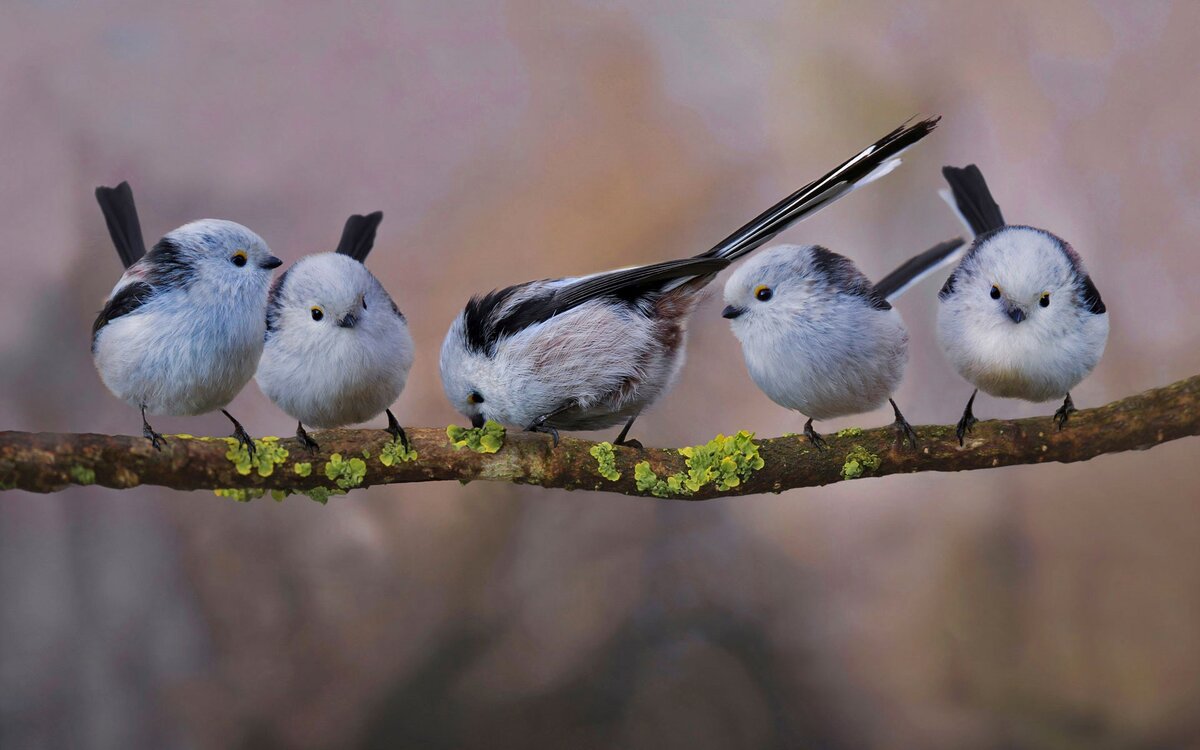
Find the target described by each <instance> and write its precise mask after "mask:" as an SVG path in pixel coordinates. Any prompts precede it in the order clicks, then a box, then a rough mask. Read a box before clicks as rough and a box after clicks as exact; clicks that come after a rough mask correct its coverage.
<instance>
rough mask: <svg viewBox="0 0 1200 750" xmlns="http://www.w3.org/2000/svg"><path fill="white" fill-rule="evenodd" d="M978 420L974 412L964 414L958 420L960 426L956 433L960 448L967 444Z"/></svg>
mask: <svg viewBox="0 0 1200 750" xmlns="http://www.w3.org/2000/svg"><path fill="white" fill-rule="evenodd" d="M978 421H979V420H978V419H976V418H975V416H974V415H973V414H964V415H962V419H960V420H958V427H957V428H956V429H955V431H954V434H955V435H957V436H958V445H959V447H960V448H961V447H962V446H964V445H966V442H967V435H968V434H969V433H970V432H971V429H972V428H974V427H975V424H976V423H977V422H978Z"/></svg>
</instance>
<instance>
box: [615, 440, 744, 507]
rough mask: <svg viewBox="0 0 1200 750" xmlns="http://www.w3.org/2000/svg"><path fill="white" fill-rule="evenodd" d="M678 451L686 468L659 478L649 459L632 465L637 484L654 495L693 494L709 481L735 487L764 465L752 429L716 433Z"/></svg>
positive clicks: (716, 484)
mask: <svg viewBox="0 0 1200 750" xmlns="http://www.w3.org/2000/svg"><path fill="white" fill-rule="evenodd" d="M679 454H680V455H681V456H683V457H684V458H686V459H687V471H686V472H677V473H675V474H671V475H670V476H667V477H665V478H662V479H660V478H659V477H658V475H656V474H655V473H654V470H653V469H651V468H650V462H649V461H642V462H640V463H638V464H637V465H636V466H634V467H633V478H634V481H635V482H636V483H637V488H638V489H639V490H641V491H642V492H648V493H650V494H651V495H654V496H655V497H670V496H671V495H679V496H687V495H692V494H694V493H696V492H699V491H700V489H701V488H702V487H705V486H706V485H709V484H711V485H714V486H715V487H716V488H717V490H719V491H722V492H724V491H725V490H728V489H731V488H733V487H737V486H738V485H740V484H741V483H742V482H743V481H745V480H746V479H749V478H750V475H751V474H753V473H754V472H755V471H757V470H759V469H761V468H762V467H763V466H764V461H763V458H762V456H760V455H759V453H758V445H756V444H755V442H754V433H752V432H746V431H745V430H741V431H739V432H738V433H737V434H736V435H730V436H728V437H726V436H725V435H717V436H716V437H715V438H713V439H712V440H710V441H708V442H707V443H705V444H704V445H694V446H691V447H688V448H680V449H679Z"/></svg>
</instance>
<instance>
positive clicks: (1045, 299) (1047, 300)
mask: <svg viewBox="0 0 1200 750" xmlns="http://www.w3.org/2000/svg"><path fill="white" fill-rule="evenodd" d="M1038 304H1039V305H1041V306H1042V307H1049V306H1050V294H1049V293H1046V294H1043V295H1042V298H1041V299H1040V300H1038Z"/></svg>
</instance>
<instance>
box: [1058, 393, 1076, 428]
mask: <svg viewBox="0 0 1200 750" xmlns="http://www.w3.org/2000/svg"><path fill="white" fill-rule="evenodd" d="M1077 411H1079V410H1078V409H1076V408H1075V402H1074V401H1072V400H1071V394H1069V393H1068V394H1067V398H1066V400H1065V401H1063V405H1062V406H1060V407H1058V411H1056V412H1054V422H1055V423H1056V424H1057V425H1058V429H1060V430H1061V429H1062V428H1063V427H1064V426H1065V425H1066V424H1067V420H1068V419H1070V418H1071V415H1072V414H1074V413H1075V412H1077Z"/></svg>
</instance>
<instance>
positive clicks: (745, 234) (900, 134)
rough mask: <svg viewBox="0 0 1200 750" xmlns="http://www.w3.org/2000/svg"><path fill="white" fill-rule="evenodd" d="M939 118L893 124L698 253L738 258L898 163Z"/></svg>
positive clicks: (932, 127) (883, 173) (931, 128)
mask: <svg viewBox="0 0 1200 750" xmlns="http://www.w3.org/2000/svg"><path fill="white" fill-rule="evenodd" d="M939 119H941V118H939V117H931V118H929V119H926V120H922V121H920V122H918V123H916V124H915V125H902V126H900V127H898V128H896V129H895V130H893V131H892V132H890V133H888V134H887V135H885V136H884V137H882V138H880V139H879V140H878V141H876V142H875V143H872V144H871V145H870V146H867V147H866V148H865V149H863V150H862V151H860V152H858V153H857V154H855V155H854V157H853V158H852V159H850V160H849V161H846V162H843V163H842V164H841V165H839V166H838V167H837V168H836V169H834V170H833V171H831V172H830V173H829V174H826V175H825V176H824V177H821V178H820V179H818V180H816V181H815V182H810V183H809V184H807V185H805V186H804V187H802V188H800V189H799V190H797V191H796V192H794V193H792V194H791V195H789V196H788V197H786V198H784V199H783V200H781V201H779V202H778V203H776V204H775V205H774V206H771V207H770V208H769V209H767V210H766V211H764V212H763V213H761V214H759V215H758V216H757V217H755V218H754V220H753V221H751V222H750V223H749V224H746V225H745V226H744V227H742V228H741V229H738V230H737V231H736V232H734V233H733V234H731V235H729V236H728V237H726V238H725V239H724V240H722V241H721V242H719V243H718V244H717V245H716V246H715V247H713V248H712V249H711V250H709V251H707V252H705V253H703V254H702V255H701V256H700V257H715V258H728V259H729V260H734V259H736V258H740V257H741V256H743V255H745V254H746V253H749V252H751V251H752V250H754V249H755V248H758V247H760V246H762V245H763V244H765V243H767V242H769V241H770V239H771V238H772V237H774V236H775V235H777V234H779V233H780V232H782V231H783V230H784V229H787V228H788V227H789V226H791V225H792V224H794V223H796V222H797V221H800V220H801V219H803V218H805V217H807V216H810V215H812V214H814V213H816V212H817V211H819V210H821V209H822V208H824V207H825V206H827V205H829V204H830V203H833V202H834V201H835V200H837V199H838V198H841V197H842V196H843V195H845V194H846V193H849V192H850V191H851V190H854V189H855V188H856V187H859V186H860V185H865V184H867V183H868V182H871V181H872V180H875V179H878V178H880V177H883V176H884V175H886V174H887V173H888V172H890V171H892V170H893V169H895V168H896V166H898V165H899V163H900V160H899V159H898V158H896V157H898V156H899V155H900V153H901V152H902V151H904V150H905V149H906V148H908V147H909V146H911V145H913V144H914V143H916V142H917V141H919V140H921V139H922V138H924V137H925V136H927V135H929V134H930V133H931V132H933V129H934V128H936V127H937V123H938V120H939Z"/></svg>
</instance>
